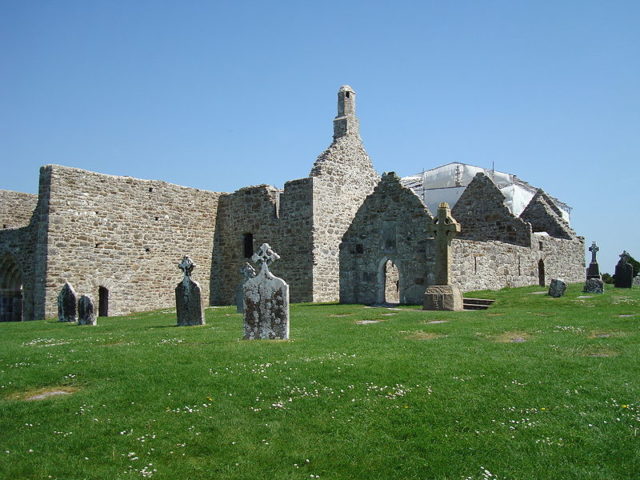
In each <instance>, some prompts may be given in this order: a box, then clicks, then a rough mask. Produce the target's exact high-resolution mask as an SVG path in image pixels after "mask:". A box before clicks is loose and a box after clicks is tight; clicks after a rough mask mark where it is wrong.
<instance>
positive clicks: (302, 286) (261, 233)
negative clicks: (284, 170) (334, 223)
mask: <svg viewBox="0 0 640 480" xmlns="http://www.w3.org/2000/svg"><path fill="white" fill-rule="evenodd" d="M312 208H313V179H311V178H304V179H300V180H294V181H291V182H287V183H286V184H285V187H284V191H280V190H278V189H276V188H274V187H271V186H268V185H260V186H255V187H246V188H242V189H240V190H238V191H236V192H234V193H232V194H229V195H223V196H222V198H221V199H220V204H219V210H218V217H217V226H216V236H215V248H214V260H213V269H212V271H211V277H212V283H211V286H212V287H211V288H212V291H211V295H212V300H213V303H215V304H222V305H227V304H231V303H233V302H234V301H235V292H236V289H237V288H238V285H239V284H240V282H241V280H242V276H241V275H240V268H241V267H242V266H243V265H244V263H245V262H251V260H250V255H249V257H245V253H247V254H249V253H250V252H245V238H246V237H245V236H246V235H251V238H252V239H253V240H252V246H253V250H254V251H256V250H257V249H258V248H259V247H260V245H262V244H263V243H265V242H266V243H268V244H269V245H270V246H271V247H272V248H273V249H274V250H275V251H276V252H277V253H278V254H279V255H280V257H281V259H280V260H278V261H277V262H275V263H273V264H272V265H271V266H270V270H271V271H272V273H273V274H274V275H276V276H279V277H281V278H282V279H283V280H284V281H286V282H287V283H288V284H289V286H290V298H291V301H292V302H303V301H311V299H312V292H313V284H312V264H313V257H312V250H313V249H312V245H311V241H312V235H311V230H312V228H311V225H312Z"/></svg>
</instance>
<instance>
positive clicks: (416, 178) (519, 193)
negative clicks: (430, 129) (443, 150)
mask: <svg viewBox="0 0 640 480" xmlns="http://www.w3.org/2000/svg"><path fill="white" fill-rule="evenodd" d="M479 172H481V173H484V174H485V175H487V176H488V177H489V178H491V179H492V180H493V182H494V183H495V184H496V185H497V187H498V188H499V189H500V191H501V192H502V194H503V195H504V197H505V202H504V203H505V205H506V206H507V208H508V209H509V210H510V211H511V213H513V214H514V215H515V216H516V217H518V216H520V214H521V213H522V211H523V210H524V209H525V208H526V206H527V205H528V204H529V202H530V201H531V199H532V198H533V196H534V195H535V194H536V191H537V188H535V187H532V186H531V185H529V184H528V183H527V182H524V181H522V180H520V179H519V178H518V177H516V176H515V175H511V174H510V173H503V172H496V171H495V170H489V169H486V168H481V167H474V166H473V165H467V164H464V163H457V162H455V163H449V164H447V165H442V166H441V167H436V168H432V169H431V170H427V171H424V172H422V173H419V174H416V175H411V176H409V177H404V178H402V184H403V185H404V186H405V187H409V188H411V189H412V190H413V191H414V192H415V194H416V195H418V197H420V198H421V199H422V201H423V203H424V204H425V205H426V206H427V207H428V208H429V210H430V211H431V213H432V214H433V213H435V212H437V211H438V204H440V202H447V203H448V204H449V206H451V208H453V206H454V205H455V204H456V202H457V201H458V199H459V198H460V196H461V195H462V192H464V190H465V189H466V188H467V186H468V185H469V183H471V180H473V177H475V176H476V174H477V173H479ZM549 198H551V200H552V201H553V202H554V203H555V204H556V206H557V207H558V208H559V209H560V211H561V212H562V217H563V218H564V219H565V220H566V221H567V222H569V216H570V213H571V207H569V206H568V205H567V204H565V203H563V202H561V201H560V200H558V199H556V198H553V197H551V196H549Z"/></svg>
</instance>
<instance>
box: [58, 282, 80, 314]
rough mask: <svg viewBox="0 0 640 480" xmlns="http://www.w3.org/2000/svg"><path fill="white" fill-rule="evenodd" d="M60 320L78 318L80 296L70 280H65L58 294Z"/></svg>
mask: <svg viewBox="0 0 640 480" xmlns="http://www.w3.org/2000/svg"><path fill="white" fill-rule="evenodd" d="M58 320H59V321H60V322H75V321H76V320H78V296H77V295H76V291H75V290H74V289H73V287H72V286H71V284H70V283H69V282H65V284H64V286H63V287H62V290H60V293H59V294H58Z"/></svg>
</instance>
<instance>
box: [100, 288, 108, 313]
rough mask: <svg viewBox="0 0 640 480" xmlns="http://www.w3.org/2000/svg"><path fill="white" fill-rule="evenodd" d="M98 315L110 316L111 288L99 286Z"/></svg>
mask: <svg viewBox="0 0 640 480" xmlns="http://www.w3.org/2000/svg"><path fill="white" fill-rule="evenodd" d="M98 315H99V316H100V317H108V316H109V290H108V289H107V288H105V287H99V288H98Z"/></svg>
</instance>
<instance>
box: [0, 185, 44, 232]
mask: <svg viewBox="0 0 640 480" xmlns="http://www.w3.org/2000/svg"><path fill="white" fill-rule="evenodd" d="M37 203H38V196H37V195H33V194H31V193H20V192H11V191H9V190H0V231H1V230H5V229H8V228H21V227H26V226H27V225H29V221H30V220H31V216H32V215H33V211H34V210H35V208H36V204H37Z"/></svg>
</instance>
